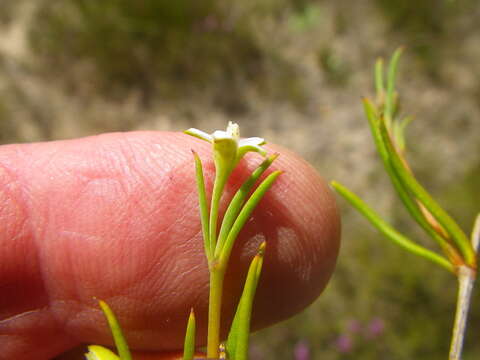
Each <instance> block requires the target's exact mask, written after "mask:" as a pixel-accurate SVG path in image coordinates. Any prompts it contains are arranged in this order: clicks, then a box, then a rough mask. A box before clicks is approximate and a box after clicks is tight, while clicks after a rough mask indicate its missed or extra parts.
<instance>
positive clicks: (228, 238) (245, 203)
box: [86, 122, 281, 360]
mask: <svg viewBox="0 0 480 360" xmlns="http://www.w3.org/2000/svg"><path fill="white" fill-rule="evenodd" d="M185 133H187V134H189V135H192V136H195V137H197V138H200V139H202V140H206V141H208V142H210V143H211V144H212V145H213V159H214V163H215V181H214V184H213V191H212V196H211V201H210V207H209V206H208V197H207V191H206V188H205V179H204V175H203V166H202V161H201V159H200V157H199V156H198V154H197V153H196V152H195V151H193V150H192V152H193V158H194V163H195V176H196V182H197V191H198V200H199V208H200V220H201V223H202V235H203V243H204V250H205V256H206V258H207V262H208V269H209V272H210V295H209V310H208V338H207V358H209V359H218V358H219V355H220V352H221V349H223V348H224V347H225V351H226V353H228V354H229V358H231V359H235V360H246V359H247V358H248V338H249V333H250V320H251V312H252V306H253V300H254V297H255V292H256V288H257V285H258V281H259V279H260V274H261V269H262V264H263V257H264V254H265V247H266V243H265V242H264V243H262V244H261V245H260V247H259V249H258V252H257V254H256V256H255V257H254V258H253V260H252V262H251V264H250V267H249V271H248V274H247V278H246V281H245V285H244V289H243V292H242V295H241V297H240V300H239V302H238V306H237V311H236V313H235V317H234V320H233V322H232V325H231V329H230V332H229V335H228V341H227V344H226V346H224V345H223V344H220V323H221V322H220V321H221V308H222V296H223V283H224V278H225V273H226V270H227V266H228V262H229V259H230V255H231V251H232V248H233V245H234V243H235V240H236V239H237V237H238V235H239V233H240V231H241V229H242V228H243V226H244V225H245V223H246V222H247V221H248V219H249V218H250V215H251V214H252V211H253V210H254V209H255V208H256V206H257V205H258V203H259V202H260V200H261V199H262V198H263V196H264V195H265V193H266V192H267V191H268V190H269V189H270V188H271V187H272V185H273V184H274V182H275V180H276V179H277V178H278V176H279V175H280V174H281V171H273V172H272V173H270V174H269V175H267V176H266V177H265V178H264V179H263V180H262V181H260V184H259V185H258V186H257V187H256V188H255V189H254V187H255V184H256V183H257V182H258V181H259V179H260V178H261V176H262V175H263V174H264V173H265V171H266V170H267V169H268V168H269V167H270V165H271V164H272V163H273V161H274V160H275V159H276V158H277V156H278V154H274V155H272V156H269V157H267V158H266V159H265V160H264V161H263V162H262V163H261V164H260V165H259V166H258V167H257V168H256V169H255V170H254V171H253V172H252V173H251V175H250V176H249V177H248V178H247V179H246V180H245V181H244V183H243V184H242V186H241V187H240V188H239V189H238V190H237V192H236V193H235V195H234V196H233V198H232V199H231V200H230V203H229V205H228V207H227V210H226V212H225V215H224V216H223V219H222V221H221V222H220V229H219V231H218V229H217V227H218V226H217V225H218V224H219V206H220V200H221V198H222V196H223V193H224V188H225V186H226V184H227V181H228V179H229V177H230V175H231V173H232V171H233V169H234V168H235V166H236V165H237V164H238V162H239V161H240V160H241V159H242V157H243V156H244V155H245V154H246V153H247V152H249V151H254V152H258V153H260V154H261V155H263V156H266V155H267V152H266V150H265V149H264V148H263V147H262V146H261V145H263V144H265V140H264V139H262V138H257V137H254V138H247V139H240V132H239V128H238V125H237V124H234V123H231V122H230V123H229V124H228V126H227V130H226V131H215V132H214V133H212V134H207V133H204V132H203V131H200V130H197V129H189V130H187V131H185ZM99 303H100V307H101V309H102V311H103V312H104V314H105V317H106V319H107V322H108V325H109V327H110V331H111V333H112V335H113V338H114V341H115V345H116V347H117V351H118V353H119V356H117V355H116V354H115V353H113V352H112V351H110V350H109V349H107V348H104V347H102V346H98V345H91V346H89V348H88V349H89V352H88V354H86V357H87V359H88V360H131V355H130V351H129V349H128V345H127V342H126V341H125V338H124V336H123V334H122V330H121V328H120V324H119V323H118V321H117V319H116V317H115V315H114V313H113V311H112V310H111V309H110V307H109V306H108V305H107V304H106V303H105V302H103V301H100V302H99ZM195 335H196V320H195V314H194V310H193V309H191V311H190V316H189V318H188V322H187V329H186V335H185V341H184V351H183V360H193V357H194V354H195V349H196V345H195ZM222 352H223V350H222Z"/></svg>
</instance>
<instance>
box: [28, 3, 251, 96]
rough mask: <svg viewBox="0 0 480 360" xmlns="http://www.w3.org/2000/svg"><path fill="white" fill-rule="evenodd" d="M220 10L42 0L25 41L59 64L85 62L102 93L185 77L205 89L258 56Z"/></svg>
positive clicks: (246, 34)
mask: <svg viewBox="0 0 480 360" xmlns="http://www.w3.org/2000/svg"><path fill="white" fill-rule="evenodd" d="M225 7H226V6H225V5H224V4H222V3H221V2H220V1H214V0H208V1H202V2H201V3H200V2H191V1H188V0H178V1H168V0H160V1H157V0H140V1H129V0H106V1H101V2H97V1H94V2H92V1H88V0H67V1H63V2H60V3H59V2H55V3H49V4H47V5H45V6H43V7H41V8H40V11H39V13H38V14H37V16H36V20H35V21H36V25H35V26H33V29H34V31H33V32H32V33H31V41H32V45H33V48H34V49H35V51H36V53H37V54H39V55H40V56H42V57H43V58H44V60H45V61H46V62H47V63H53V64H55V65H56V66H59V67H61V68H65V69H66V68H68V67H69V66H71V64H72V62H74V63H76V62H78V61H80V62H81V61H82V60H83V61H85V60H87V61H89V62H90V63H91V64H93V65H94V69H95V73H96V75H97V77H96V80H95V81H97V82H98V84H97V85H99V86H101V87H102V88H103V89H104V90H105V91H113V90H115V89H117V88H129V87H133V86H135V87H140V90H142V91H143V92H144V95H145V96H146V97H148V96H149V95H151V93H152V91H154V90H156V87H158V88H159V89H160V90H162V87H165V88H169V87H168V85H167V84H169V83H171V84H174V83H179V82H180V83H181V82H182V80H184V79H187V78H188V79H189V80H190V81H191V82H192V83H195V84H197V85H198V86H205V85H206V84H207V82H208V81H211V80H212V79H214V78H216V77H218V75H222V76H223V75H226V74H228V73H229V72H232V71H233V70H234V69H236V68H237V69H245V64H246V63H252V62H255V61H256V60H257V59H258V58H259V56H260V54H259V49H258V48H257V46H256V44H255V42H254V41H253V38H252V34H251V33H250V31H251V30H250V29H249V28H248V27H245V26H242V24H241V21H242V20H241V19H237V18H232V17H230V16H229V15H228V13H226V12H225V11H224V8H225ZM39 28H41V29H42V31H38V29H39ZM160 79H161V82H160V81H159V80H160ZM170 88H171V89H174V87H173V86H170Z"/></svg>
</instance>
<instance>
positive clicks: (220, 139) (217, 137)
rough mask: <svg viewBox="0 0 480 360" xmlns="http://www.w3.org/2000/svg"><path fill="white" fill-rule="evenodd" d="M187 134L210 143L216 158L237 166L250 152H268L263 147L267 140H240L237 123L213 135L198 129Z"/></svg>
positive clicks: (230, 124) (229, 123)
mask: <svg viewBox="0 0 480 360" xmlns="http://www.w3.org/2000/svg"><path fill="white" fill-rule="evenodd" d="M185 133H186V134H188V135H192V136H195V137H197V138H199V139H202V140H205V141H208V142H209V143H211V144H212V145H213V148H214V157H215V159H217V158H218V157H221V158H222V159H223V160H224V161H227V162H230V163H231V165H232V166H235V165H236V164H237V163H238V161H240V159H241V158H242V157H243V156H244V155H245V154H246V153H247V152H249V151H254V152H258V153H260V154H261V155H262V156H266V155H267V151H266V150H265V149H264V148H263V147H262V146H261V145H264V144H265V140H264V139H262V138H259V137H251V138H246V139H240V129H239V127H238V125H237V124H236V123H233V122H231V121H229V122H228V126H227V130H226V131H223V130H216V131H214V132H213V133H212V134H207V133H206V132H203V131H201V130H198V129H194V128H191V129H188V130H186V131H185Z"/></svg>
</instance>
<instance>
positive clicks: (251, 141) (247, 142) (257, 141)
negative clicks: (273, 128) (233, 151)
mask: <svg viewBox="0 0 480 360" xmlns="http://www.w3.org/2000/svg"><path fill="white" fill-rule="evenodd" d="M265 143H266V141H265V139H263V138H260V137H249V138H246V139H242V140H240V141H239V143H238V145H239V146H259V145H263V144H265Z"/></svg>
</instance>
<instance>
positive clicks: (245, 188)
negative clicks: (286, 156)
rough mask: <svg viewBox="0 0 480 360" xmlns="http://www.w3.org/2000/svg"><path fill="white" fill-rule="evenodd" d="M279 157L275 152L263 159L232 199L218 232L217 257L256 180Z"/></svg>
mask: <svg viewBox="0 0 480 360" xmlns="http://www.w3.org/2000/svg"><path fill="white" fill-rule="evenodd" d="M277 157H278V154H274V155H272V156H270V157H268V158H267V159H266V160H265V161H263V162H262V163H261V164H260V165H259V166H258V167H257V168H256V169H255V171H253V173H252V175H250V177H249V178H248V179H247V180H245V182H244V183H243V184H242V186H241V187H240V188H239V189H238V191H237V192H236V193H235V196H234V197H233V198H232V200H231V201H230V204H229V205H228V208H227V210H226V211H225V215H224V216H223V221H222V226H221V228H220V232H219V234H218V241H217V246H216V248H215V257H217V256H218V255H219V254H220V252H221V249H222V247H223V244H224V243H225V240H226V239H227V236H228V233H229V232H230V230H231V228H232V226H233V224H234V222H235V220H236V219H237V216H238V214H239V213H240V210H241V209H242V206H243V204H244V203H245V201H246V198H247V196H248V195H249V194H250V191H251V190H252V188H253V186H254V185H255V183H256V181H257V180H258V179H259V178H260V176H262V174H263V173H264V172H265V170H267V169H268V167H269V166H270V165H271V164H272V163H273V161H274V160H275V159H276V158H277Z"/></svg>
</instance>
